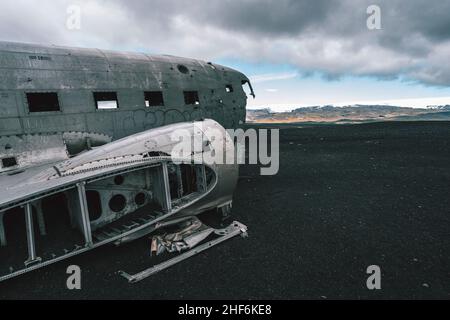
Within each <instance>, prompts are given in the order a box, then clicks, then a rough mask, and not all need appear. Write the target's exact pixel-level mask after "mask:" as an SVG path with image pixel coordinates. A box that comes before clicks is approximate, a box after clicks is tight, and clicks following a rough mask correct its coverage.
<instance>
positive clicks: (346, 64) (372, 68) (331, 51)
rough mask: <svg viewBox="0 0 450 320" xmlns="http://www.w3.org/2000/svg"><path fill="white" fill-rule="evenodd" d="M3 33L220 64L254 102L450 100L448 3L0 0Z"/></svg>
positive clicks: (287, 104) (0, 31)
mask: <svg viewBox="0 0 450 320" xmlns="http://www.w3.org/2000/svg"><path fill="white" fill-rule="evenodd" d="M371 4H376V5H378V6H379V7H380V9H381V29H380V30H376V29H375V30H369V29H368V28H367V24H366V22H367V19H368V18H369V14H367V8H368V6H369V5H371ZM71 5H78V6H79V8H80V9H81V20H80V22H81V23H80V27H81V28H80V29H70V28H68V27H67V21H68V18H70V17H71V15H70V14H69V13H68V11H67V10H68V8H70V6H71ZM70 21H72V20H70ZM0 39H1V40H8V41H19V42H34V43H45V44H58V45H69V46H83V47H97V48H103V49H115V50H128V51H143V52H149V53H166V54H173V55H179V56H186V57H192V58H200V59H205V60H208V61H214V62H217V63H222V64H225V65H228V66H230V67H234V68H236V69H239V70H240V71H242V72H244V73H246V74H247V75H248V76H249V77H251V79H252V80H253V82H254V87H255V89H256V93H257V99H255V100H253V101H249V102H250V106H251V107H272V108H274V109H277V108H279V109H283V108H287V109H289V108H295V107H297V106H304V105H323V104H347V103H357V102H365V103H373V102H382V103H391V102H395V103H396V104H399V105H410V106H423V105H428V104H443V103H448V104H450V61H449V57H450V1H437V0H436V1H430V0H428V1H425V0H423V1H419V0H408V1H396V0H389V1H387V0H386V1H384V0H383V1H375V0H373V1H365V0H361V1H359V0H340V1H334V0H327V1H325V0H314V1H306V0H305V1H300V0H291V1H288V0H286V1H283V0H274V1H269V0H233V1H232V0H222V1H214V0H186V1H182V0H178V1H170V0H153V1H150V0H149V1H145V0H140V1H137V0H127V1H121V0H107V1H106V0H84V1H76V0H74V1H66V0H60V1H55V0H40V1H31V0H2V1H1V7H0Z"/></svg>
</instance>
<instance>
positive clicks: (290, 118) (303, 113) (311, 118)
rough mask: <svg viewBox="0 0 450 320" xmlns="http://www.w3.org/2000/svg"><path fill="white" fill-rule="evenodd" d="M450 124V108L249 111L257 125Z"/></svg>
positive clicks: (322, 108) (351, 107)
mask: <svg viewBox="0 0 450 320" xmlns="http://www.w3.org/2000/svg"><path fill="white" fill-rule="evenodd" d="M408 120H409V121H415V120H422V121H423V120H450V105H444V106H429V107H426V108H408V107H398V106H389V105H352V106H343V107H336V106H332V105H325V106H310V107H303V108H296V109H294V110H292V111H288V112H273V111H271V110H270V108H264V109H254V110H247V121H248V122H256V123H294V122H330V123H332V122H337V123H355V122H356V123H357V122H370V121H408Z"/></svg>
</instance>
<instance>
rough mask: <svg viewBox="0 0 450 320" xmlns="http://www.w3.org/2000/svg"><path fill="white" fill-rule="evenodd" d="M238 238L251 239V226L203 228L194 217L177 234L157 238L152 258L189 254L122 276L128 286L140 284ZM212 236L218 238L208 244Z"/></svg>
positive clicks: (234, 225) (234, 224) (152, 248)
mask: <svg viewBox="0 0 450 320" xmlns="http://www.w3.org/2000/svg"><path fill="white" fill-rule="evenodd" d="M238 235H241V236H242V237H244V238H245V237H247V226H245V225H244V224H242V223H240V222H238V221H234V222H233V223H232V224H230V225H229V226H228V227H226V228H223V229H214V228H211V227H209V226H207V225H205V224H203V223H202V222H201V221H200V220H199V219H198V218H196V217H193V218H192V219H190V220H188V221H185V222H183V224H182V225H180V229H179V230H177V231H175V232H172V233H165V234H162V235H157V236H154V237H153V238H152V245H151V252H152V254H153V253H155V254H157V255H158V254H162V253H164V252H169V253H173V252H182V251H185V250H189V251H186V252H184V253H180V254H179V255H178V256H176V257H174V258H172V259H169V260H167V261H164V262H162V263H160V264H157V265H155V266H152V267H150V268H148V269H146V270H143V271H141V272H139V273H136V274H134V275H130V274H128V273H127V272H125V271H118V274H119V275H121V276H122V277H124V278H125V279H127V280H128V282H130V283H136V282H139V281H141V280H144V279H145V278H148V277H149V276H151V275H154V274H155V273H158V272H159V271H162V270H164V269H167V268H169V267H171V266H173V265H175V264H177V263H179V262H181V261H183V260H186V259H188V258H190V257H192V256H194V255H196V254H198V253H200V252H203V251H205V250H207V249H209V248H211V247H213V246H215V245H218V244H220V243H222V242H224V241H226V240H228V239H231V238H233V237H236V236H238ZM210 236H214V239H212V240H210V241H207V242H205V240H206V239H207V238H209V237H210Z"/></svg>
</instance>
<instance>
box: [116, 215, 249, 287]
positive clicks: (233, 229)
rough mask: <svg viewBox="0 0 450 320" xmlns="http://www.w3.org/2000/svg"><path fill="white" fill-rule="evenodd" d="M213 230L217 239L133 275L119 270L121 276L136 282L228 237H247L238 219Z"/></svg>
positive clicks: (245, 227)
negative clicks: (224, 226) (226, 225)
mask: <svg viewBox="0 0 450 320" xmlns="http://www.w3.org/2000/svg"><path fill="white" fill-rule="evenodd" d="M213 232H214V233H215V234H217V235H219V237H218V238H217V239H214V240H211V241H209V242H206V243H204V244H202V245H199V246H198V247H194V248H193V249H191V250H189V251H187V252H185V253H182V254H180V255H178V256H176V257H175V258H172V259H170V260H167V261H165V262H163V263H160V264H158V265H155V266H153V267H150V268H148V269H146V270H143V271H141V272H139V273H136V274H133V275H131V274H129V273H127V272H125V271H122V270H120V271H118V274H119V275H120V276H122V277H124V278H125V279H127V280H128V282H130V283H136V282H139V281H142V280H144V279H146V278H148V277H150V276H152V275H154V274H156V273H158V272H160V271H162V270H165V269H167V268H169V267H171V266H173V265H175V264H177V263H179V262H181V261H183V260H186V259H188V258H190V257H192V256H194V255H196V254H199V253H201V252H203V251H205V250H208V249H210V248H212V247H213V246H215V245H218V244H220V243H222V242H224V241H226V240H228V239H231V238H233V237H236V236H238V235H241V236H242V237H247V226H245V225H243V224H242V223H240V222H238V221H234V222H233V223H232V224H231V225H230V226H228V227H227V228H225V229H218V230H213Z"/></svg>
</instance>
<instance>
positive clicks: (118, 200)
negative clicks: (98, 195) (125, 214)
mask: <svg viewBox="0 0 450 320" xmlns="http://www.w3.org/2000/svg"><path fill="white" fill-rule="evenodd" d="M126 204H127V199H125V197H124V196H123V195H121V194H116V195H115V196H114V197H112V198H111V200H109V208H110V209H111V210H112V211H114V212H120V211H122V210H123V209H125V206H126Z"/></svg>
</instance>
